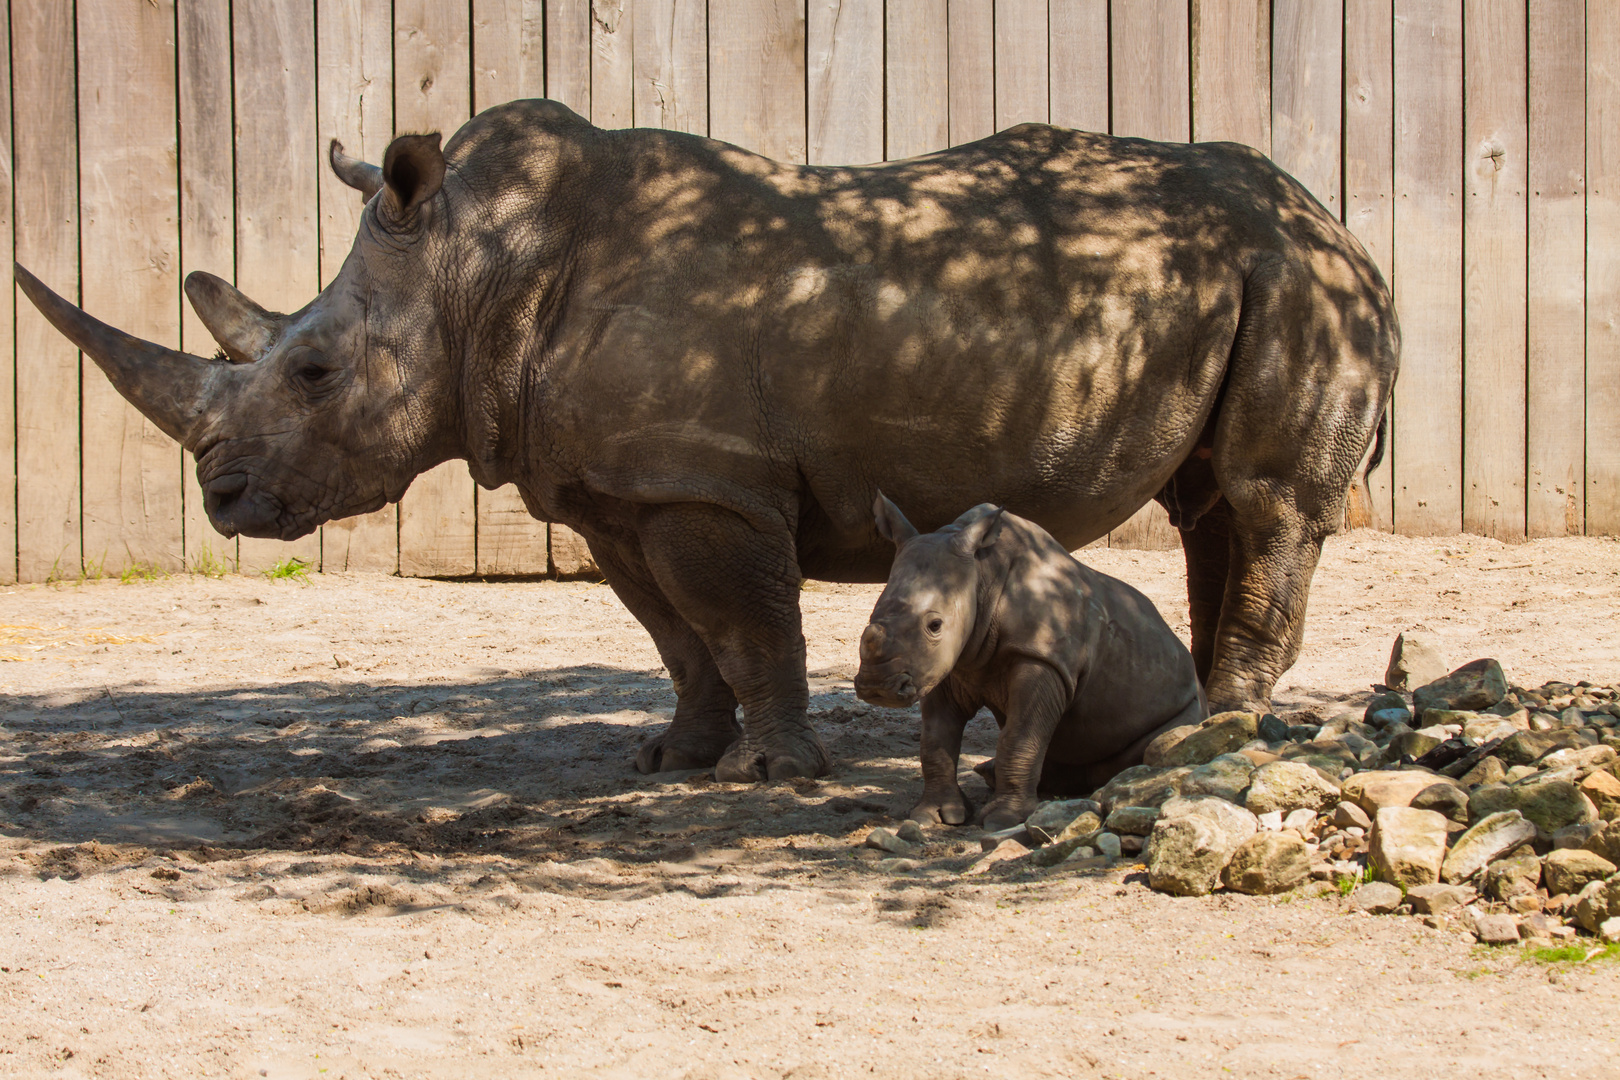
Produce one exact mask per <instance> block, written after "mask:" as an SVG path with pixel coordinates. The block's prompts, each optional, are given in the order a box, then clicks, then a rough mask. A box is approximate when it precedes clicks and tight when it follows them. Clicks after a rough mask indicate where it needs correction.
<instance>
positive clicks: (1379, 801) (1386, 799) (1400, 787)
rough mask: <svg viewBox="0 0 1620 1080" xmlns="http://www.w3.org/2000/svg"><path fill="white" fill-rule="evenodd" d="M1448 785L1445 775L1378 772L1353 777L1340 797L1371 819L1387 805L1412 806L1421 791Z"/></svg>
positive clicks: (1406, 771) (1409, 771)
mask: <svg viewBox="0 0 1620 1080" xmlns="http://www.w3.org/2000/svg"><path fill="white" fill-rule="evenodd" d="M1449 782H1450V781H1448V780H1447V779H1446V778H1445V777H1443V776H1436V775H1435V774H1434V773H1430V772H1423V771H1421V770H1417V769H1413V770H1405V769H1401V770H1375V771H1371V772H1362V773H1356V774H1355V775H1354V776H1352V777H1350V778H1349V779H1348V780H1346V781H1345V782H1344V787H1343V789H1342V792H1341V794H1342V797H1343V798H1344V799H1345V800H1347V801H1349V802H1353V803H1355V804H1356V805H1357V806H1359V807H1361V809H1362V810H1364V811H1366V813H1367V815H1368V816H1369V817H1371V816H1373V815H1376V814H1377V813H1378V811H1379V810H1381V809H1383V808H1384V807H1386V806H1410V805H1411V803H1412V800H1413V799H1415V798H1417V795H1418V793H1419V792H1421V791H1425V790H1427V789H1428V788H1430V787H1433V786H1434V785H1435V784H1444V783H1449Z"/></svg>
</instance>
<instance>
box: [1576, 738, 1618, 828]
mask: <svg viewBox="0 0 1620 1080" xmlns="http://www.w3.org/2000/svg"><path fill="white" fill-rule="evenodd" d="M1602 749H1605V750H1611V749H1613V747H1607V746H1606V747H1603V748H1602ZM1581 794H1582V795H1585V796H1586V797H1587V798H1588V799H1590V800H1591V801H1592V806H1593V807H1594V808H1595V809H1596V810H1597V812H1598V817H1600V818H1602V819H1603V820H1604V821H1613V820H1614V819H1615V818H1617V817H1620V780H1617V779H1615V776H1614V774H1613V773H1609V772H1604V771H1603V770H1601V769H1600V770H1598V771H1596V772H1593V773H1591V774H1589V775H1588V776H1587V778H1586V779H1585V780H1582V781H1581Z"/></svg>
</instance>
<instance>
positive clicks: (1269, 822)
mask: <svg viewBox="0 0 1620 1080" xmlns="http://www.w3.org/2000/svg"><path fill="white" fill-rule="evenodd" d="M1255 818H1256V819H1258V820H1259V822H1260V831H1261V832H1280V831H1282V811H1281V810H1273V811H1271V812H1270V813H1266V814H1256V815H1255Z"/></svg>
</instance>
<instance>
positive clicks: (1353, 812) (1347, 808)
mask: <svg viewBox="0 0 1620 1080" xmlns="http://www.w3.org/2000/svg"><path fill="white" fill-rule="evenodd" d="M1330 822H1331V824H1332V825H1333V827H1334V828H1336V829H1347V828H1350V827H1351V826H1355V827H1357V828H1362V829H1370V828H1372V818H1371V817H1369V816H1367V811H1365V810H1363V809H1362V808H1361V807H1359V806H1357V805H1356V804H1355V803H1353V802H1341V803H1339V804H1338V805H1337V806H1335V807H1334V808H1333V817H1332V818H1331V819H1330Z"/></svg>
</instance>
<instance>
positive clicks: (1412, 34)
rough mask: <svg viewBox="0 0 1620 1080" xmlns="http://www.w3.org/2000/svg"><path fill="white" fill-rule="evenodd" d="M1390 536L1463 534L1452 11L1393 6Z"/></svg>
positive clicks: (1439, 2) (1458, 155)
mask: <svg viewBox="0 0 1620 1080" xmlns="http://www.w3.org/2000/svg"><path fill="white" fill-rule="evenodd" d="M1395 87H1396V93H1395V265H1396V266H1397V267H1398V268H1399V272H1398V274H1397V276H1396V278H1395V308H1396V310H1397V311H1401V312H1405V313H1406V315H1407V317H1406V319H1405V320H1404V321H1403V322H1402V325H1401V330H1402V343H1401V377H1400V378H1399V379H1398V380H1397V381H1396V384H1395V409H1396V412H1397V414H1398V416H1402V417H1407V418H1409V420H1410V421H1411V422H1409V423H1401V424H1398V425H1397V426H1396V428H1395V455H1396V460H1395V528H1396V529H1397V530H1398V531H1400V532H1403V533H1407V534H1409V535H1414V536H1444V535H1449V534H1451V533H1455V532H1457V531H1458V530H1459V529H1460V528H1461V527H1462V483H1461V480H1462V475H1461V474H1462V200H1461V197H1460V196H1461V190H1460V189H1461V187H1462V175H1461V173H1462V168H1461V164H1462V9H1461V5H1459V4H1457V3H1456V2H1455V0H1396V3H1395Z"/></svg>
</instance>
